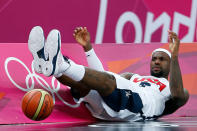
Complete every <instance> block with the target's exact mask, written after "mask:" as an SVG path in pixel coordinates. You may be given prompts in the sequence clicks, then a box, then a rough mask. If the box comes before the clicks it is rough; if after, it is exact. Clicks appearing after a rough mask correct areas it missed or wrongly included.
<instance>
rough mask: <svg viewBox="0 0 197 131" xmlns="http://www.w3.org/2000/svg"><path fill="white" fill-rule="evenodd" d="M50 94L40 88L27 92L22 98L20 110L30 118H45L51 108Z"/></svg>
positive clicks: (51, 99)
mask: <svg viewBox="0 0 197 131" xmlns="http://www.w3.org/2000/svg"><path fill="white" fill-rule="evenodd" d="M53 106H54V104H53V98H52V96H51V95H50V94H49V93H48V92H47V91H44V90H42V89H33V90H31V91H29V92H27V93H26V94H25V95H24V96H23V99H22V111H23V113H24V114H25V115H26V116H27V117H28V118H30V119H31V120H35V121H40V120H44V119H45V118H47V117H48V116H49V115H50V114H51V112H52V110H53Z"/></svg>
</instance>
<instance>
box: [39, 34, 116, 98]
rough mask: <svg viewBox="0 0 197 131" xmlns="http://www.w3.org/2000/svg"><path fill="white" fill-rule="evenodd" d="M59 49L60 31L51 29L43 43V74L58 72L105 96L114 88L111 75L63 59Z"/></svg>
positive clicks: (114, 81) (48, 74) (57, 74)
mask: <svg viewBox="0 0 197 131" xmlns="http://www.w3.org/2000/svg"><path fill="white" fill-rule="evenodd" d="M60 49H61V38H60V33H59V31H58V30H52V31H51V32H50V33H49V35H48V38H47V41H46V44H45V52H46V54H45V55H46V56H45V57H46V60H47V61H46V62H45V63H44V65H43V66H42V67H43V68H42V71H43V74H44V75H46V76H51V75H55V76H59V74H64V75H66V76H67V77H69V78H71V79H72V80H74V81H76V82H79V83H82V84H84V85H85V86H86V87H87V88H88V89H94V90H97V91H98V92H99V94H100V95H101V96H107V95H109V94H111V93H112V92H113V90H114V89H115V88H116V80H115V77H114V76H113V75H111V74H109V73H106V72H100V71H96V70H93V69H90V68H86V67H84V66H82V65H78V64H76V63H74V62H73V61H72V60H70V59H67V60H65V59H64V58H63V56H62V54H61V51H60ZM60 76H61V75H60ZM65 81H67V80H65ZM66 84H68V83H66Z"/></svg>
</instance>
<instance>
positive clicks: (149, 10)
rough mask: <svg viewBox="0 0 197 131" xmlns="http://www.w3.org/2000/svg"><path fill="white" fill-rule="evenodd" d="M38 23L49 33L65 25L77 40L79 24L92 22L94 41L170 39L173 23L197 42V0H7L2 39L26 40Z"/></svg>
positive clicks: (0, 10) (0, 23)
mask: <svg viewBox="0 0 197 131" xmlns="http://www.w3.org/2000/svg"><path fill="white" fill-rule="evenodd" d="M169 3H170V4H169ZM36 25H40V26H42V27H43V29H44V31H45V35H47V34H48V32H49V31H50V30H51V29H53V28H57V29H59V30H60V32H61V33H62V41H63V42H65V43H75V41H74V39H73V37H72V33H73V30H74V28H75V27H77V26H87V28H88V30H89V31H90V33H91V36H92V42H93V43H105V44H106V43H150V42H161V43H166V42H167V30H168V29H169V28H170V29H172V30H173V31H175V32H176V33H178V35H179V36H180V38H181V41H182V42H196V41H197V1H196V0H162V1H161V0H124V1H122V0H80V1H79V0H50V1H49V0H28V1H27V0H1V2H0V42H1V43H2V42H3V43H26V42H27V40H28V35H29V32H30V30H31V28H32V27H33V26H36Z"/></svg>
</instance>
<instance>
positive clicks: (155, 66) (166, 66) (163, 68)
mask: <svg viewBox="0 0 197 131" xmlns="http://www.w3.org/2000/svg"><path fill="white" fill-rule="evenodd" d="M150 67H151V75H152V76H155V77H164V78H168V74H169V71H170V57H169V56H168V55H167V54H166V53H165V52H161V51H158V52H155V53H153V55H152V59H151V64H150Z"/></svg>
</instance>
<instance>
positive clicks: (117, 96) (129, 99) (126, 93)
mask: <svg viewBox="0 0 197 131" xmlns="http://www.w3.org/2000/svg"><path fill="white" fill-rule="evenodd" d="M103 100H104V101H105V103H106V104H107V105H108V106H109V107H110V108H111V109H113V110H114V111H116V112H119V111H120V110H124V109H128V110H129V111H131V112H133V113H139V112H141V110H142V107H143V104H142V100H141V98H140V96H139V95H138V93H134V92H132V91H130V90H126V89H117V88H116V89H115V90H114V91H113V92H112V93H111V94H110V95H109V96H105V97H103Z"/></svg>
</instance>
